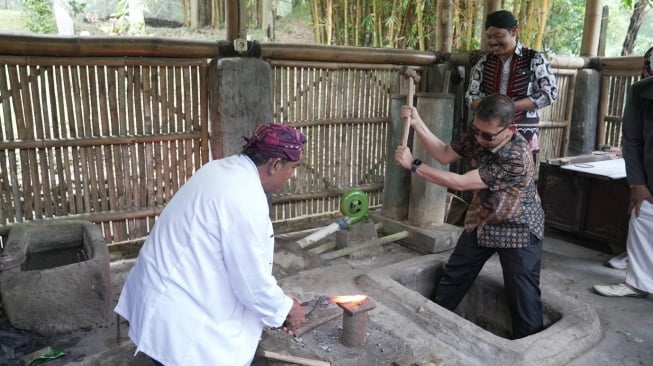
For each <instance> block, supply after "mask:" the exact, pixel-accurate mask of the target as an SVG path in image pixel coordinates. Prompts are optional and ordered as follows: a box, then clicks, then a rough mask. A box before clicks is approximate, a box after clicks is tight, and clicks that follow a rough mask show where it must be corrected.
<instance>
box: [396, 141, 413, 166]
mask: <svg viewBox="0 0 653 366" xmlns="http://www.w3.org/2000/svg"><path fill="white" fill-rule="evenodd" d="M413 160H415V159H414V158H413V154H412V153H411V152H410V149H409V148H408V147H406V146H397V149H396V150H395V162H396V163H397V165H399V166H401V167H402V168H404V169H410V168H411V167H412V166H413Z"/></svg>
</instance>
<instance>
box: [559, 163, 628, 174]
mask: <svg viewBox="0 0 653 366" xmlns="http://www.w3.org/2000/svg"><path fill="white" fill-rule="evenodd" d="M560 167H561V168H562V169H567V170H573V171H576V172H582V173H586V174H593V175H601V176H604V177H608V178H611V179H621V178H626V163H625V162H624V159H623V158H619V159H611V160H603V161H591V162H587V163H576V164H567V165H561V166H560Z"/></svg>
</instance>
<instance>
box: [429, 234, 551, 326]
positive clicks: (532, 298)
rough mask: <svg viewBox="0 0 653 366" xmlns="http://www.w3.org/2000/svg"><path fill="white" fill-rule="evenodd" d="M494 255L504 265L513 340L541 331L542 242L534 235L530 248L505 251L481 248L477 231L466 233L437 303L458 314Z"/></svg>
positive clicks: (450, 263) (446, 272)
mask: <svg viewBox="0 0 653 366" xmlns="http://www.w3.org/2000/svg"><path fill="white" fill-rule="evenodd" d="M494 253H497V254H498V255H499V261H500V262H501V269H502V271H503V286H504V288H505V291H506V296H507V299H508V307H509V310H510V316H511V318H512V333H513V338H514V339H517V338H522V337H526V336H528V335H531V334H533V333H537V332H539V331H540V330H542V329H543V328H544V326H543V321H542V303H541V301H540V296H541V293H540V268H541V264H542V261H541V257H542V240H540V239H538V238H537V237H536V236H535V235H533V234H531V239H530V246H528V247H526V248H507V249H503V248H486V247H480V246H478V240H477V236H476V230H474V231H472V232H466V231H463V233H462V235H461V236H460V238H459V239H458V243H457V244H456V248H455V249H454V251H453V253H452V254H451V256H450V257H449V261H448V262H447V265H446V266H445V268H444V273H443V275H442V278H441V279H440V285H439V286H438V290H437V293H436V294H435V302H436V303H437V304H438V305H440V306H442V307H444V308H446V309H448V310H451V311H454V310H455V309H456V307H458V304H459V303H460V301H461V300H462V299H463V297H464V296H465V294H466V293H467V291H468V290H469V288H470V287H471V286H472V284H473V283H474V280H475V279H476V277H477V276H478V273H479V272H480V271H481V269H482V268H483V265H484V264H485V262H486V261H487V260H488V259H489V258H490V257H491V256H492V255H493V254H494Z"/></svg>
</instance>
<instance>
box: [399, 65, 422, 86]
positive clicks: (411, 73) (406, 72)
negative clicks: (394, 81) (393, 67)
mask: <svg viewBox="0 0 653 366" xmlns="http://www.w3.org/2000/svg"><path fill="white" fill-rule="evenodd" d="M399 73H400V74H401V75H403V76H404V77H405V78H406V79H408V78H410V79H413V81H414V82H416V83H419V80H420V79H421V78H420V76H419V75H417V71H415V70H413V69H409V68H408V67H407V66H404V67H402V68H401V70H399Z"/></svg>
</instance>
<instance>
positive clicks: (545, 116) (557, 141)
mask: <svg viewBox="0 0 653 366" xmlns="http://www.w3.org/2000/svg"><path fill="white" fill-rule="evenodd" d="M553 72H554V73H555V76H556V84H557V87H558V99H557V100H556V102H555V103H553V104H551V105H550V106H547V107H545V108H543V109H542V111H541V115H540V152H539V154H538V158H537V160H538V161H537V162H536V170H535V171H536V172H539V171H540V169H539V164H540V162H542V161H546V160H548V159H552V158H558V157H561V156H566V155H567V148H568V146H569V134H570V132H571V122H572V121H571V117H572V111H573V107H574V90H575V86H576V75H577V70H576V69H553Z"/></svg>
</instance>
